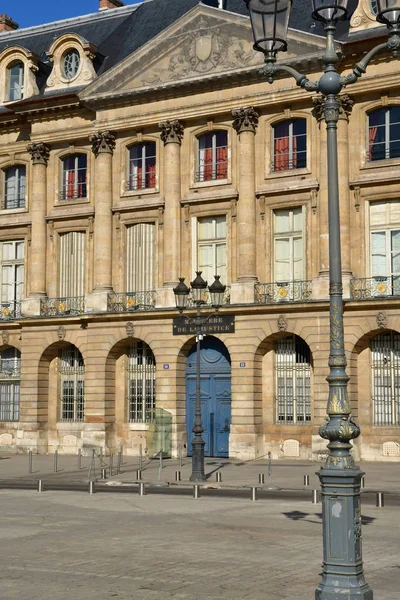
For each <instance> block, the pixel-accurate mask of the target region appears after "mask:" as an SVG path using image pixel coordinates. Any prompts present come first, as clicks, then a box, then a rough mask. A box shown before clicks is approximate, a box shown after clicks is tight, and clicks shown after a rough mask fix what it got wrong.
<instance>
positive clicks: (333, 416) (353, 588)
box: [244, 0, 400, 600]
mask: <svg viewBox="0 0 400 600" xmlns="http://www.w3.org/2000/svg"><path fill="white" fill-rule="evenodd" d="M244 1H245V2H246V4H247V7H248V9H249V11H250V18H251V23H252V27H253V34H254V48H255V50H259V51H261V52H263V54H264V56H265V59H264V61H265V66H264V67H263V69H262V70H261V71H260V74H261V75H264V76H265V77H266V79H267V81H268V82H269V83H272V82H273V81H274V79H275V76H276V75H277V74H278V73H281V72H283V73H286V74H289V75H290V76H292V77H294V79H295V81H296V83H297V85H298V86H300V87H301V88H304V89H305V90H307V91H309V92H319V93H320V94H322V109H323V116H324V120H325V122H326V127H327V161H328V215H329V296H330V307H329V317H330V352H329V363H328V364H329V367H330V371H329V375H328V377H327V380H328V383H329V396H328V405H327V414H328V417H327V419H326V422H325V423H324V424H323V425H322V426H321V427H320V429H319V434H320V436H321V437H323V438H324V439H327V440H329V444H328V450H329V454H328V457H327V459H326V463H325V465H324V466H323V467H322V468H321V469H320V471H319V472H318V473H317V475H318V477H319V479H320V482H321V493H322V511H323V573H322V581H321V583H320V584H319V586H318V587H317V589H316V591H315V598H316V600H337V598H339V597H340V598H346V600H353V599H356V598H357V599H358V600H372V598H373V593H372V590H371V588H370V587H369V585H368V584H367V583H366V581H365V579H364V573H363V564H362V551H361V504H360V486H361V478H362V476H363V473H362V471H361V470H360V469H359V467H358V466H357V465H355V463H354V459H353V457H352V456H351V454H350V450H351V448H352V445H351V443H350V440H352V439H354V438H356V437H358V436H359V435H360V429H359V427H358V426H357V425H356V424H355V422H354V421H353V419H352V417H351V406H350V402H349V399H348V394H347V382H348V380H349V377H348V376H347V374H346V355H345V351H344V331H343V298H342V263H341V251H340V219H339V185H338V164H337V122H338V119H339V112H340V110H341V98H340V96H339V94H340V92H341V91H342V89H343V88H344V87H345V86H347V85H349V84H352V83H355V82H356V81H357V80H358V79H359V78H360V77H361V76H362V75H363V73H365V71H366V68H367V66H368V64H369V63H370V62H371V60H372V59H373V58H374V56H375V55H376V54H378V53H379V52H384V51H390V52H391V53H392V55H393V57H394V58H396V57H397V55H398V50H399V48H400V37H399V34H400V29H399V21H400V0H377V5H378V10H377V17H376V19H377V21H378V22H379V23H384V24H385V25H386V26H387V28H388V36H389V38H388V40H387V41H386V42H384V43H382V44H378V45H377V46H375V47H374V48H372V49H371V50H370V51H369V52H368V53H367V54H366V55H365V56H364V58H363V59H362V60H361V61H360V62H359V63H357V64H356V65H355V66H354V69H353V72H352V73H350V74H348V75H346V76H344V77H343V76H341V75H340V74H339V73H338V71H337V69H336V64H337V63H338V61H339V56H338V54H337V51H336V47H335V42H334V33H335V30H336V25H337V22H338V21H339V20H341V19H345V18H346V16H347V0H312V10H313V12H312V17H313V19H314V20H317V21H321V22H322V23H323V24H324V29H325V34H326V47H325V54H324V56H323V58H322V62H323V65H324V73H323V75H322V76H321V77H320V79H319V81H315V82H312V81H310V80H309V79H308V78H307V77H306V76H305V75H303V74H302V73H299V72H298V71H296V70H295V69H293V68H292V67H289V66H287V65H284V64H276V55H277V52H279V51H285V50H286V48H287V43H286V39H287V28H288V22H289V12H290V8H291V3H290V0H275V1H272V0H244Z"/></svg>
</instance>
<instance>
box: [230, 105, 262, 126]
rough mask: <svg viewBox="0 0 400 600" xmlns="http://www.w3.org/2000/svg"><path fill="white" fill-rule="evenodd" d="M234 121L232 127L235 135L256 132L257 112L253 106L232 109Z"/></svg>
mask: <svg viewBox="0 0 400 600" xmlns="http://www.w3.org/2000/svg"><path fill="white" fill-rule="evenodd" d="M232 117H233V119H234V121H233V123H232V126H233V128H234V129H236V131H237V133H242V131H251V132H252V133H255V132H256V129H257V125H258V112H257V111H256V110H255V109H254V107H253V106H245V107H244V108H234V109H233V111H232Z"/></svg>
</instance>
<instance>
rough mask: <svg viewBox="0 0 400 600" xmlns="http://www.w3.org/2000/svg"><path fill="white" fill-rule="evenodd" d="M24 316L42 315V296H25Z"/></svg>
mask: <svg viewBox="0 0 400 600" xmlns="http://www.w3.org/2000/svg"><path fill="white" fill-rule="evenodd" d="M21 315H22V316H23V317H40V298H24V300H21Z"/></svg>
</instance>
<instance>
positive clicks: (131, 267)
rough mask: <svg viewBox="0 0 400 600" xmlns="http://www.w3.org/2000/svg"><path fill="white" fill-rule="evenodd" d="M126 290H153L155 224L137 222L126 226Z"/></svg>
mask: <svg viewBox="0 0 400 600" xmlns="http://www.w3.org/2000/svg"><path fill="white" fill-rule="evenodd" d="M126 241H127V244H126V245H127V261H126V291H127V292H150V291H152V290H154V262H155V251H154V247H155V225H154V223H137V224H136V225H131V226H130V227H128V228H127V232H126Z"/></svg>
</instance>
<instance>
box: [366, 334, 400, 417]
mask: <svg viewBox="0 0 400 600" xmlns="http://www.w3.org/2000/svg"><path fill="white" fill-rule="evenodd" d="M371 355H372V356H371V358H372V360H371V362H372V404H373V411H374V425H388V426H391V425H400V335H399V334H398V333H396V332H394V331H392V332H389V333H381V334H379V335H377V336H375V337H374V338H373V339H372V340H371Z"/></svg>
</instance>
